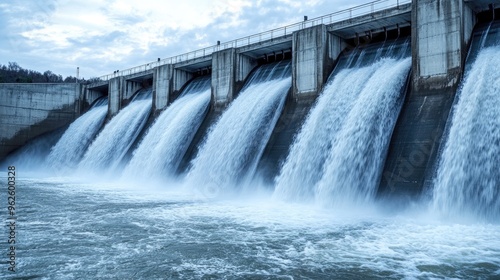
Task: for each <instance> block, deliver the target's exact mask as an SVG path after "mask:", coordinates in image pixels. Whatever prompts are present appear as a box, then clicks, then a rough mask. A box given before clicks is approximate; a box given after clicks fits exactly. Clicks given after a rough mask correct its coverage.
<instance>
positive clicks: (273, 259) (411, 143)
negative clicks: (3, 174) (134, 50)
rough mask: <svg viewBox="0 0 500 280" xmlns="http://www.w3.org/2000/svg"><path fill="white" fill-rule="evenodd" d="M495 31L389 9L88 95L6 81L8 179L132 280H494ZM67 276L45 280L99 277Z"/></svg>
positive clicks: (486, 5) (371, 7) (83, 263)
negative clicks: (20, 175)
mask: <svg viewBox="0 0 500 280" xmlns="http://www.w3.org/2000/svg"><path fill="white" fill-rule="evenodd" d="M499 19H500V1H497V0H477V1H471V0H413V1H411V0H406V1H405V0H400V1H392V2H388V1H385V0H378V1H373V2H369V3H366V4H363V5H360V6H356V7H353V8H350V9H348V10H345V11H340V12H336V13H333V14H329V15H325V16H322V17H319V18H313V19H307V18H305V19H304V21H303V22H300V23H297V24H293V25H290V26H286V27H282V28H278V29H274V30H270V31H267V32H264V33H260V34H256V35H251V36H248V37H244V38H240V39H236V40H234V41H230V42H222V43H218V44H217V45H215V46H211V47H207V48H205V49H201V50H197V51H193V52H190V53H186V54H181V55H178V56H174V57H170V58H166V59H158V60H157V61H154V62H150V63H147V64H144V65H141V66H137V67H133V68H130V69H124V70H119V71H114V72H113V73H112V74H108V75H104V76H102V77H99V79H97V80H96V81H95V82H93V83H90V84H0V108H1V111H0V115H1V122H3V123H2V127H5V128H6V129H5V130H3V131H2V135H1V139H0V149H1V150H0V166H2V168H3V167H4V166H16V168H18V169H21V170H23V169H24V170H25V171H30V172H31V171H33V173H34V174H35V175H34V176H35V179H31V178H30V179H27V181H26V182H27V183H26V185H27V189H28V190H30V191H32V192H33V193H34V194H35V195H34V197H33V198H29V199H27V200H28V202H31V203H33V204H34V205H35V206H33V207H35V208H36V207H39V208H37V211H33V212H30V213H28V214H27V216H29V217H30V218H31V219H33V220H44V216H43V215H42V214H40V213H41V212H39V211H46V212H47V213H51V212H50V209H52V208H54V209H52V211H56V210H55V209H57V208H61V209H65V210H64V211H63V212H62V213H63V214H60V215H59V216H58V215H55V214H54V217H52V216H51V217H50V218H51V219H54V221H58V223H59V224H60V225H61V224H62V225H63V226H64V227H65V229H64V230H59V229H57V228H55V227H54V228H53V229H54V230H56V229H57V230H58V231H63V232H64V234H69V232H70V231H74V232H76V233H77V234H82V236H83V235H84V234H89V235H92V236H94V235H95V236H96V239H95V240H97V241H95V243H96V244H101V245H103V244H107V243H110V244H113V246H112V247H110V248H108V249H109V252H104V253H103V254H104V255H105V256H106V259H102V260H101V262H102V263H104V264H105V265H106V269H105V271H108V272H109V271H111V270H113V269H114V268H115V267H119V272H120V273H122V274H121V275H122V276H125V275H129V274H130V273H133V272H135V271H141V274H140V275H141V277H145V278H148V277H153V278H154V277H158V275H159V274H157V273H156V272H157V271H162V272H165V273H166V275H167V276H168V277H169V278H182V277H186V276H187V277H188V278H189V277H195V278H197V277H209V278H210V277H213V278H221V277H224V276H226V275H230V276H231V277H235V278H238V277H240V278H245V277H264V278H266V277H268V278H280V277H292V278H293V277H295V276H304V275H305V276H307V277H310V278H325V277H334V278H352V277H354V278H356V277H360V278H381V279H382V278H426V277H431V278H432V277H436V278H439V277H444V278H446V277H450V278H454V277H459V278H460V277H467V276H469V277H472V278H475V277H477V278H481V277H486V276H491V275H495V276H498V275H500V262H499V260H500V244H499V243H498V241H491V238H492V237H493V239H494V240H500V236H499V235H498V233H499V232H500V231H498V219H499V218H500V170H499V169H498V167H497V163H498V162H499V161H500V111H499V108H500V107H499V102H500V99H499V96H500V84H499V81H500V71H499V70H500V69H499V68H498V65H500V61H498V60H499V58H500V20H499ZM40 173H41V174H43V176H41V178H39V177H37V176H40V175H39V174H40ZM46 177H48V178H46ZM42 178H43V179H42ZM68 178H71V179H68ZM75 178H77V179H75ZM73 180H75V181H73ZM101 180H103V181H101ZM82 181H84V182H85V183H82ZM29 184H33V186H28V185H29ZM81 184H83V185H81ZM88 184H89V185H90V186H89V185H88ZM117 185H118V187H117ZM45 186H48V192H49V193H44V191H45V190H44V188H45ZM73 186H77V187H76V189H77V190H78V191H75V192H76V193H73V192H72V190H71V189H72V188H73ZM131 190H133V191H132V193H129V192H131ZM135 191H144V192H145V194H144V196H143V197H142V194H141V195H137V194H136V193H134V192H135ZM49 195H54V196H56V197H59V196H60V197H61V198H60V199H59V200H57V201H56V202H54V205H48V204H47V205H42V204H40V203H38V202H37V201H38V200H37V198H40V199H42V198H43V199H46V197H49ZM73 195H74V197H73ZM66 200H67V202H66ZM40 201H43V200H40ZM89 205H90V206H89ZM73 206H74V208H72V207H73ZM30 207H31V206H30ZM49 208H50V209H49ZM44 209H45V210H44ZM90 209H95V215H97V216H98V217H101V218H102V219H103V220H105V221H107V224H106V223H97V225H96V227H97V228H96V229H90V228H89V224H92V223H93V222H92V221H91V220H89V219H88V218H86V217H81V215H80V213H79V211H83V212H85V213H89V215H90V214H91V213H93V210H90ZM317 211H319V212H317ZM318 213H319V214H318ZM394 213H396V214H394ZM415 213H418V214H415ZM422 213H425V214H422ZM430 216H432V219H431V220H432V222H430V224H431V225H429V224H426V222H428V220H427V218H428V217H430ZM67 217H72V218H67ZM402 217H403V218H402ZM73 218H74V219H75V220H78V221H79V222H78V224H77V223H73V222H72V220H71V219H73ZM434 219H435V220H434ZM455 221H457V224H453V223H454V222H455ZM471 221H473V222H471ZM470 223H472V224H470ZM477 223H479V224H477ZM27 224H29V225H30V230H33V232H35V233H36V234H38V235H36V236H37V238H40V239H41V240H44V242H47V244H54V241H51V240H49V238H48V237H45V236H43V234H42V233H41V231H38V226H39V225H38V224H34V225H31V224H30V223H29V222H28V221H27ZM436 224H437V225H436ZM108 225H112V227H113V228H112V229H111V230H110V229H108V228H107V227H108ZM122 225H126V226H122ZM142 231H145V232H148V236H146V237H144V236H141V234H140V233H138V232H142ZM298 232H303V233H304V234H303V235H301V234H299V233H298ZM165 233H167V234H165ZM462 237H463V239H461V238H462ZM82 239H85V238H82V237H81V236H79V235H78V236H77V235H72V236H71V237H70V238H69V241H68V242H69V243H68V244H72V245H68V247H67V248H66V249H67V250H69V251H71V252H72V249H71V248H72V247H71V246H82V247H83V248H84V250H88V253H89V254H96V253H97V252H98V250H97V249H95V247H94V245H95V244H94V243H92V242H94V241H92V242H91V241H82ZM131 240H132V241H133V242H132V241H131ZM470 240H476V241H475V243H474V244H473V245H471V244H469V243H468V242H470ZM135 241H137V244H136V243H135ZM78 242H83V243H84V244H85V245H79V244H80V243H78ZM73 243H74V244H73ZM26 244H27V245H26V246H27V247H30V248H34V247H36V246H39V245H38V243H37V241H36V240H34V239H33V240H32V239H30V240H28V241H27V243H26ZM163 244H164V245H163ZM273 244H274V245H273ZM417 244H419V245H417ZM420 244H423V245H420ZM458 244H468V245H464V246H459V245H458ZM441 245H442V246H441ZM64 246H66V245H64ZM95 246H100V245H95ZM89 248H91V249H89ZM449 248H456V252H455V251H454V250H450V249H449ZM471 248H474V250H473V253H471V251H470V250H472V249H471ZM34 251H35V252H37V250H34ZM351 252H354V253H351ZM36 254H40V256H38V257H42V252H37V253H36ZM75 254H76V253H75ZM25 256H27V253H25ZM138 256H140V257H148V256H149V257H153V256H154V257H156V256H158V259H156V258H153V259H154V260H153V261H152V265H151V266H148V265H146V266H145V267H146V268H144V270H143V268H141V267H140V266H139V265H138V264H135V263H133V259H135V258H137V257H138ZM372 256H375V257H372ZM422 256H424V257H422ZM75 259H77V260H78V265H74V266H70V265H68V266H66V267H64V268H57V267H56V268H49V269H48V270H49V271H50V272H51V273H56V274H57V275H60V276H61V275H65V273H68V272H71V273H73V275H76V276H75V277H86V276H89V275H93V276H95V275H97V276H103V275H102V274H100V272H96V271H93V272H89V271H90V270H88V268H89V267H92V265H94V264H93V261H92V260H91V259H89V258H88V257H87V255H86V254H83V255H78V254H76V255H75ZM207 260H209V261H207ZM59 262H61V263H64V262H66V260H65V259H64V258H63V257H61V259H59ZM163 262H165V263H167V264H168V265H167V266H162V264H163ZM43 265H44V264H43V261H42V260H36V259H35V257H33V259H29V261H27V262H26V264H25V268H26V270H27V271H29V273H28V272H27V274H25V275H23V276H30V275H31V274H33V273H34V272H35V271H36V270H37V269H40V268H43ZM82 267H83V268H82ZM174 267H175V268H174ZM162 275H164V274H162ZM162 277H165V276H162Z"/></svg>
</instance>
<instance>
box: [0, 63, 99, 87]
mask: <svg viewBox="0 0 500 280" xmlns="http://www.w3.org/2000/svg"><path fill="white" fill-rule="evenodd" d="M96 80H97V79H91V80H89V81H86V80H85V79H77V78H76V77H73V76H68V77H66V78H63V76H61V75H57V74H55V73H53V72H52V71H50V70H47V71H45V72H43V73H40V72H38V71H34V70H29V69H24V68H22V67H21V66H19V64H17V63H16V62H9V63H8V65H2V64H0V83H76V82H77V81H78V82H85V83H88V82H92V81H96Z"/></svg>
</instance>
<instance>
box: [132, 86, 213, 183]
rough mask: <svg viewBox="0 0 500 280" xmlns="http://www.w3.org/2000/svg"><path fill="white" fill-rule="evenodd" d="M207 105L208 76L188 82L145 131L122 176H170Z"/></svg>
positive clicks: (208, 96) (208, 102) (199, 122)
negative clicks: (179, 94) (175, 98)
mask: <svg viewBox="0 0 500 280" xmlns="http://www.w3.org/2000/svg"><path fill="white" fill-rule="evenodd" d="M209 104H210V79H209V78H206V77H204V78H201V79H198V80H195V81H193V82H191V84H190V85H189V86H188V87H187V88H186V89H185V90H184V93H183V94H182V95H181V96H180V97H179V99H177V100H176V101H175V102H173V103H172V104H171V105H170V106H169V107H168V108H167V109H166V110H165V111H164V112H163V113H162V114H161V115H160V116H159V117H158V118H157V119H156V121H155V123H154V124H153V126H152V127H151V128H150V129H149V130H148V132H147V134H146V136H145V137H144V139H143V140H142V142H141V144H140V145H139V147H138V148H137V150H135V151H134V155H133V157H132V160H131V161H130V163H129V164H128V165H127V167H126V168H125V171H124V172H123V174H124V178H130V177H136V178H137V177H139V178H153V177H164V176H168V175H172V174H173V173H174V172H175V171H176V169H177V167H178V165H179V163H180V160H181V158H182V156H183V155H184V153H185V151H186V149H187V148H188V146H189V144H190V143H191V141H192V139H193V137H194V134H195V133H196V131H197V130H198V128H199V126H200V124H201V122H202V121H203V117H204V116H205V113H206V111H207V109H208V106H209Z"/></svg>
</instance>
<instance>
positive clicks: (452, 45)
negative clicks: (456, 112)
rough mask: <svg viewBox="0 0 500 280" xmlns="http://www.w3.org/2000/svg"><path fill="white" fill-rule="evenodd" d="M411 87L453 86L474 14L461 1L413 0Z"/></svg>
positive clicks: (423, 90) (459, 72) (438, 87)
mask: <svg viewBox="0 0 500 280" xmlns="http://www.w3.org/2000/svg"><path fill="white" fill-rule="evenodd" d="M412 4H413V7H412V53H413V69H412V70H413V89H414V90H416V91H417V92H422V93H424V92H426V91H428V90H436V89H442V88H445V87H456V86H457V84H458V82H459V81H460V78H461V74H462V69H463V66H464V57H465V55H466V52H467V44H468V43H469V41H470V36H471V32H472V28H473V27H474V24H475V19H474V13H473V12H472V11H471V9H470V8H469V7H468V6H467V5H465V4H464V3H463V1H462V0H414V1H413V3H412Z"/></svg>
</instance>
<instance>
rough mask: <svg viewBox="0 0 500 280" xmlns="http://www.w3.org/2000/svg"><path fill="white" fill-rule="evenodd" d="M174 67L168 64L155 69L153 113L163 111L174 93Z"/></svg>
mask: <svg viewBox="0 0 500 280" xmlns="http://www.w3.org/2000/svg"><path fill="white" fill-rule="evenodd" d="M173 73H174V66H173V65H172V64H166V65H162V66H158V67H156V68H155V70H154V73H153V111H156V110H163V109H165V107H167V105H168V101H169V96H170V94H171V93H172V84H173V81H172V78H173V76H174V74H173Z"/></svg>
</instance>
